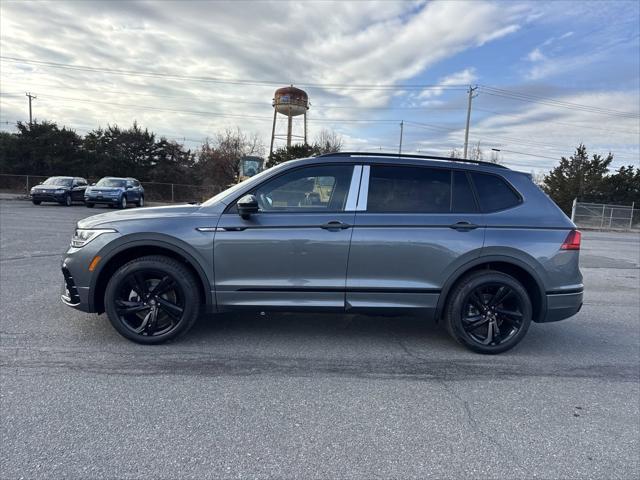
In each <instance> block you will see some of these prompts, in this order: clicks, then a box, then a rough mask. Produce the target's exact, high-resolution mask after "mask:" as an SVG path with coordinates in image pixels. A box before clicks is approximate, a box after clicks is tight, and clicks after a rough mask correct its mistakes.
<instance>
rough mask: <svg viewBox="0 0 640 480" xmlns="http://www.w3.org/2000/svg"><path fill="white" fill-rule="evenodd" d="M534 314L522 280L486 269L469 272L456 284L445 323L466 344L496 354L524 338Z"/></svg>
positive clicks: (477, 349) (483, 351) (476, 350)
mask: <svg viewBox="0 0 640 480" xmlns="http://www.w3.org/2000/svg"><path fill="white" fill-rule="evenodd" d="M531 317H532V307H531V300H530V299H529V295H528V294H527V291H526V290H525V289H524V287H523V286H522V285H521V284H520V282H518V281H517V280H516V279H515V278H513V277H511V276H510V275H507V274H504V273H501V272H496V271H492V270H483V271H479V272H473V273H471V274H469V275H467V276H466V277H464V278H463V279H462V280H460V281H459V282H458V284H457V285H456V286H455V287H454V289H453V291H452V292H451V294H450V296H449V300H448V303H447V308H446V312H445V324H446V326H447V329H448V330H449V333H450V334H451V336H452V337H453V338H455V339H456V340H457V341H458V342H460V343H461V344H462V345H464V346H465V347H467V348H469V349H471V350H473V351H475V352H479V353H487V354H495V353H501V352H505V351H507V350H509V349H511V348H513V347H514V346H516V345H517V344H518V343H519V342H520V341H521V340H522V338H523V337H524V336H525V334H526V333H527V330H528V329H529V325H530V324H531Z"/></svg>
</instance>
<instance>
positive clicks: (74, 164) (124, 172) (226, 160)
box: [0, 121, 342, 190]
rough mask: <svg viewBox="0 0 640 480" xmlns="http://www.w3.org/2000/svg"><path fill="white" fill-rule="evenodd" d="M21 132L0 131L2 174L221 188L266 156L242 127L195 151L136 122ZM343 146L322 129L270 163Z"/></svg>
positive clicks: (44, 125) (37, 125) (45, 126)
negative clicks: (249, 162)
mask: <svg viewBox="0 0 640 480" xmlns="http://www.w3.org/2000/svg"><path fill="white" fill-rule="evenodd" d="M17 130H18V131H17V132H16V133H9V132H0V173H4V174H18V175H39V176H53V175H73V176H80V177H85V178H92V179H93V178H100V177H103V176H123V177H135V178H138V179H140V180H141V181H143V182H163V183H181V184H186V185H206V186H208V187H213V189H214V190H222V189H224V188H226V187H227V186H229V185H232V184H234V183H236V182H237V181H238V179H239V174H240V159H241V158H242V157H245V156H258V157H264V155H265V147H264V145H263V143H262V141H261V140H260V137H258V136H257V135H255V134H254V135H248V134H246V133H245V132H243V131H242V130H241V129H239V128H236V129H226V130H224V131H221V132H218V133H216V134H215V135H213V137H212V138H208V139H206V140H205V141H204V142H203V144H202V145H201V146H200V147H199V148H196V149H190V148H186V147H185V146H184V145H183V144H181V143H179V142H177V141H175V140H169V139H167V138H165V137H162V136H160V137H159V136H157V135H156V134H154V133H153V132H150V131H149V130H148V129H146V128H142V127H140V126H139V125H138V124H137V123H135V122H134V124H133V125H132V126H131V127H129V128H121V127H119V126H117V125H113V126H108V127H106V128H98V129H95V130H92V131H90V132H88V133H87V134H86V135H84V136H81V135H79V134H77V133H76V132H75V131H73V130H71V129H68V128H66V127H64V126H63V127H59V126H58V125H57V124H56V123H55V122H49V121H43V122H34V123H33V124H32V125H29V124H27V123H22V122H18V124H17ZM341 145H342V140H341V138H340V136H339V135H337V134H336V133H335V132H332V131H328V130H323V131H321V132H320V134H319V135H318V137H317V138H316V140H315V141H314V143H312V144H310V145H295V146H292V147H291V148H286V147H284V148H280V149H278V150H276V151H274V152H273V154H272V155H271V156H270V158H269V159H268V160H267V166H271V165H275V164H277V163H280V162H283V161H286V160H290V159H291V158H299V157H304V156H311V155H318V154H322V153H329V152H335V151H339V150H340V148H341Z"/></svg>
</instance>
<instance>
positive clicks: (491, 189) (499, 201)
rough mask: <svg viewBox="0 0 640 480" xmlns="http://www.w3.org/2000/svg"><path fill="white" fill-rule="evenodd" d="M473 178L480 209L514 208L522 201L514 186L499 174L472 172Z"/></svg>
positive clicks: (486, 210) (489, 210)
mask: <svg viewBox="0 0 640 480" xmlns="http://www.w3.org/2000/svg"><path fill="white" fill-rule="evenodd" d="M471 178H472V179H473V184H474V186H475V187H476V192H477V193H478V201H479V203H480V209H481V210H482V211H483V212H495V211H497V210H504V209H507V208H512V207H515V206H516V205H518V204H520V202H521V201H522V200H521V198H520V196H519V195H518V194H517V193H516V192H515V191H514V190H513V188H511V187H510V186H509V184H507V182H506V181H505V180H504V179H502V178H501V177H499V176H497V175H490V174H487V173H478V172H472V173H471Z"/></svg>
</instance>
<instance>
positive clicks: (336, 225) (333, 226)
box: [320, 220, 351, 230]
mask: <svg viewBox="0 0 640 480" xmlns="http://www.w3.org/2000/svg"><path fill="white" fill-rule="evenodd" d="M350 227H351V225H349V224H348V223H342V222H339V221H337V220H333V221H331V222H327V223H325V224H324V225H320V228H324V229H325V230H344V229H345V228H350Z"/></svg>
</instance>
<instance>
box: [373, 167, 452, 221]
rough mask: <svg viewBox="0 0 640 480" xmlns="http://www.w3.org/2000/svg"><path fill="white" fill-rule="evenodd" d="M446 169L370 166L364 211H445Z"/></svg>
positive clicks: (447, 207)
mask: <svg viewBox="0 0 640 480" xmlns="http://www.w3.org/2000/svg"><path fill="white" fill-rule="evenodd" d="M450 206H451V171H450V170H448V169H437V168H423V167H409V166H398V167H396V166H385V165H372V166H371V172H370V174H369V195H368V198H367V211H368V212H374V213H448V212H449V211H450Z"/></svg>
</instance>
